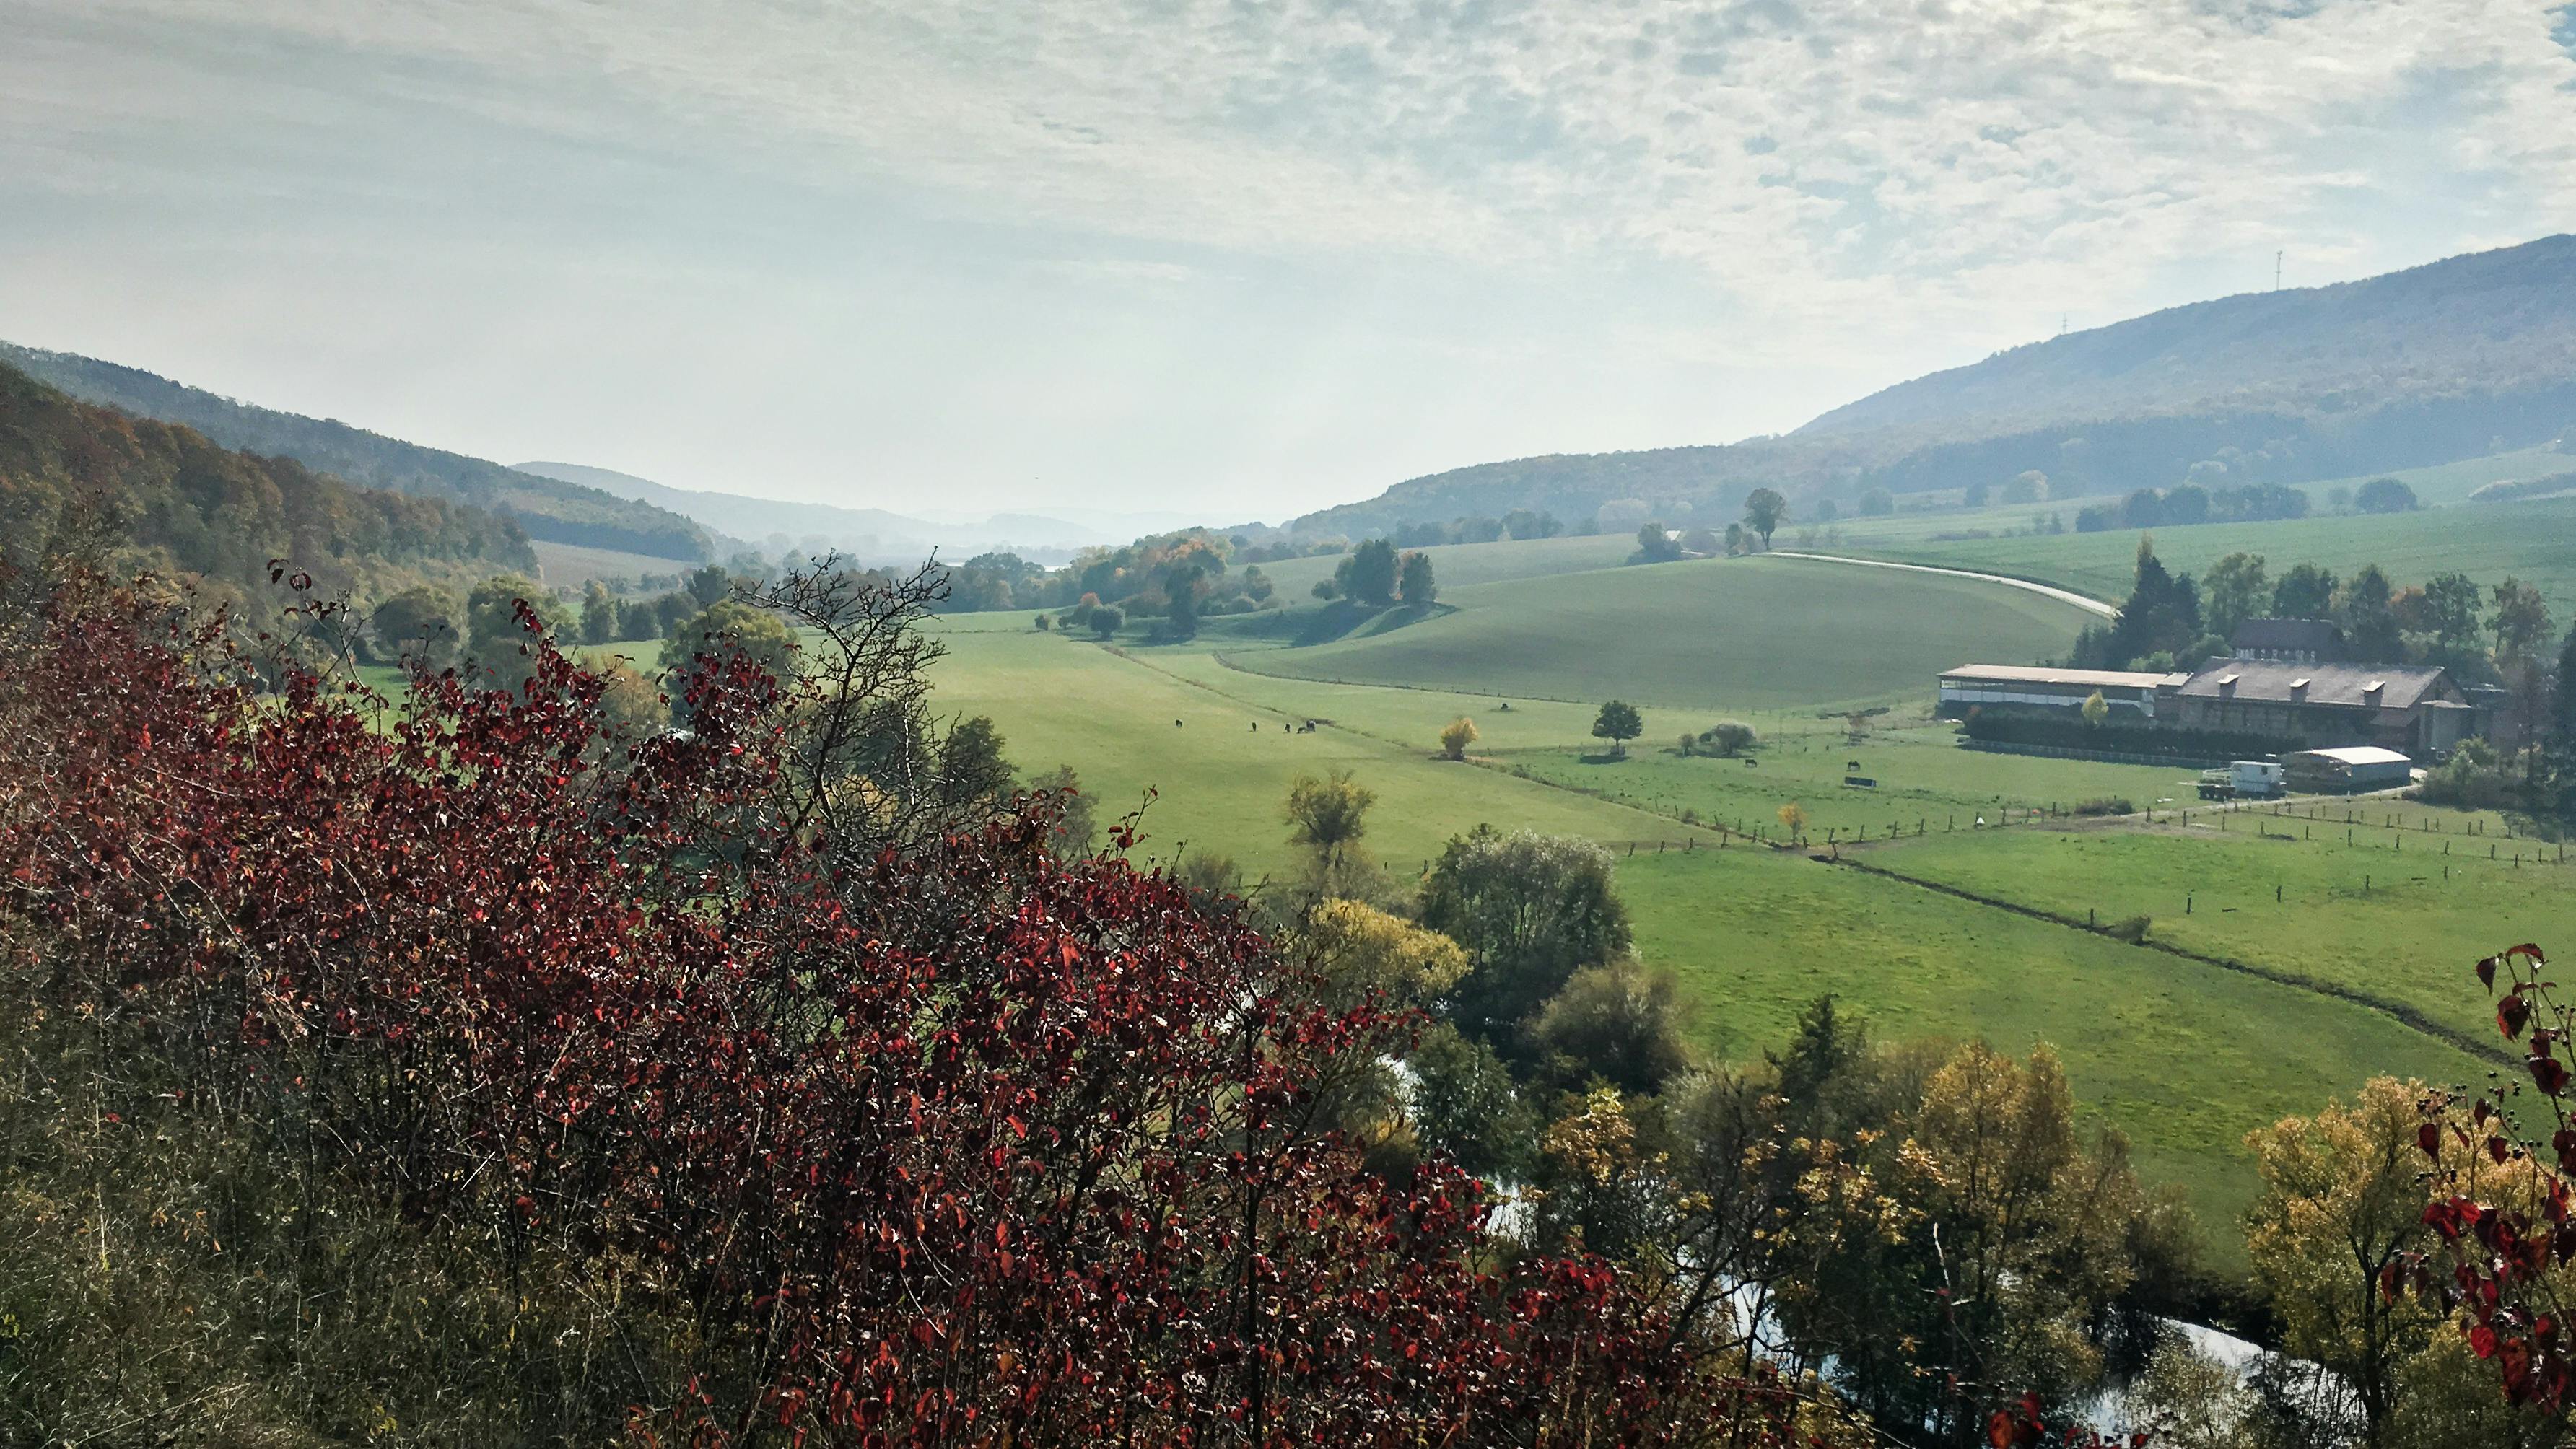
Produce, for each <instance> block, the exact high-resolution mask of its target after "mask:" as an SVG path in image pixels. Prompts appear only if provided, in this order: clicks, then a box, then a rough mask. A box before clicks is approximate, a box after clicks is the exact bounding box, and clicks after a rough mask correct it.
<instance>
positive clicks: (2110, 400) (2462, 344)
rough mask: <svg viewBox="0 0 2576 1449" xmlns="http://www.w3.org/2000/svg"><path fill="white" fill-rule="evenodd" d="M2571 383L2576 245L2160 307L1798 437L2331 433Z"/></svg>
mask: <svg viewBox="0 0 2576 1449" xmlns="http://www.w3.org/2000/svg"><path fill="white" fill-rule="evenodd" d="M2570 379H2576V236H2553V237H2546V238H2543V239H2541V240H2539V241H2535V242H2530V243H2527V244H2525V245H2522V246H2517V247H2506V248H2504V249H2502V250H2500V251H2491V252H2478V253H2474V254H2471V255H2468V256H2459V257H2452V258H2450V259H2449V260H2447V261H2439V262H2433V263H2431V264H2429V265H2426V266H2421V267H2410V268H2408V269H2407V270H2405V271H2402V272H2390V273H2388V274H2386V275H2385V276H2378V277H2371V278H2367V279H2365V280H2363V281H2358V282H2344V283H2339V284H2337V285H2335V286H2331V287H2307V288H2297V289H2292V290H2289V291H2279V292H2250V293H2246V294H2244V295H2241V296H2235V297H2222V298H2219V299H2218V300H2216V301H2212V302H2195V303H2193V304H2191V305H2189V306H2186V307H2169V308H2167V309H2165V310H2164V311H2162V312H2155V313H2151V314H2149V315H2147V316H2144V317H2137V318H2132V319H2131V320H2129V321H2126V322H2117V323H2113V324H2112V325H2110V326H2108V327H2097V328H2094V329H2092V330H2091V331H2087V332H2076V333H2070V334H2068V335H2066V336H2063V337H2052V338H2050V339H2049V340H2047V341H2045V342H2034V343H2031V344H2029V345H2027V346H2023V347H2016V348H2013V349H2011V350H2010V351H2007V352H1999V353H1996V354H1995V355H1994V356H1992V357H1989V358H1987V359H1986V360H1984V361H1983V362H1979V363H1974V364H1972V365H1970V366H1967V367H1954V368H1951V369H1949V370H1948V371H1945V372H1936V373H1932V374H1930V375H1928V376H1924V377H1918V378H1916V379H1914V380H1913V381H1911V382H1902V383H1898V384H1897V385H1896V386H1894V387H1891V388H1887V389H1885V390H1883V391H1880V392H1875V393H1872V394H1870V395H1869V396H1868V397H1865V398H1862V399H1861V400H1859V401H1858V402H1853V403H1846V404H1844V405H1843V406H1841V407H1838V408H1835V409H1834V410H1833V411H1831V412H1828V413H1826V414H1824V415H1823V416H1821V417H1819V418H1817V419H1816V420H1815V421H1813V422H1811V423H1809V424H1807V425H1806V426H1805V427H1803V428H1800V429H1799V430H1798V434H1797V435H1798V436H1801V437H1813V436H1819V435H1831V434H1849V433H1860V432H1868V431H1872V430H1877V429H1896V430H1904V431H1911V432H1915V433H1918V434H1920V435H1922V436H1924V438H1925V439H1926V440H1927V441H1930V440H1936V439H1937V440H1951V439H1960V438H1981V437H1992V436H1995V435H1997V434H2001V433H2012V432H2018V431H2022V430H2025V429H2029V428H2034V427H2039V426H2042V425H2045V424H2049V423H2064V422H2078V423H2081V422H2092V421H2096V420H2099V419H2105V418H2122V417H2139V416H2153V415H2163V416H2181V415H2190V414H2212V413H2246V412H2287V413H2297V414H2307V415H2313V416H2318V417H2335V416H2343V415H2350V414H2354V413H2362V412H2368V411H2370V410H2373V409H2378V408H2385V407H2389V406H2392V405H2400V404H2407V403H2421V402H2433V401H2459V400H2464V399H2467V398H2471V397H2509V396H2512V395H2515V394H2519V393H2529V392H2546V391H2550V390H2553V389H2560V388H2564V387H2565V386H2566V384H2567V383H2568V382H2569V380H2570Z"/></svg>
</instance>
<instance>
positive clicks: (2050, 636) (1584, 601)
mask: <svg viewBox="0 0 2576 1449" xmlns="http://www.w3.org/2000/svg"><path fill="white" fill-rule="evenodd" d="M1556 542H1558V540H1554V539H1550V540H1545V541H1540V542H1532V543H1528V544H1514V545H1503V546H1501V547H1510V548H1523V549H1530V550H1533V551H1536V550H1541V549H1545V548H1546V547H1548V546H1549V545H1551V544H1554V543H1556ZM1481 546H1482V547H1496V545H1481ZM1441 601H1442V602H1443V603H1446V604H1454V605H1455V606H1456V608H1457V612H1455V613H1450V614H1445V615H1442V616H1440V617H1437V618H1432V619H1426V620H1424V621H1422V622H1420V623H1417V624H1414V625H1412V626H1410V627H1408V628H1404V629H1398V630H1394V631H1392V632H1388V633H1384V634H1380V635H1376V636H1374V637H1370V638H1362V639H1344V640H1339V641H1336V642H1333V643H1330V644H1323V645H1317V646H1313V647H1309V648H1301V649H1293V650H1271V651H1264V652H1246V653H1243V654H1240V655H1236V656H1233V660H1234V662H1236V663H1238V664H1240V665H1241V666H1242V667H1243V668H1245V669H1249V670H1254V671H1258V672H1262V673H1269V674H1281V675H1289V676H1294V677H1297V678H1303V679H1316V680H1330V681H1338V682H1345V683H1355V684H1382V685H1383V684H1402V685H1420V686H1428V687H1432V688H1437V689H1446V690H1453V691H1460V692H1467V693H1483V694H1494V695H1512V696H1527V697H1537V698H1555V699H1570V700H1582V701H1599V700H1605V699H1610V698H1613V697H1617V698H1625V699H1630V700H1635V701H1640V702H1645V703H1652V704H1658V705H1670V706H1675V707H1680V708H1688V709H1698V710H1713V709H1720V708H1735V709H1790V708H1813V707H1817V706H1821V705H1824V704H1828V703H1834V702H1864V701H1870V702H1874V701H1881V700H1892V699H1898V698H1908V697H1920V696H1922V695H1924V694H1925V693H1927V692H1928V690H1929V688H1930V683H1929V681H1930V679H1931V677H1932V675H1933V674H1934V673H1936V672H1937V671H1939V670H1941V669H1943V668H1946V667H1948V666H1949V665H1951V664H1957V663H1963V662H1965V661H1967V660H1970V659H1987V660H2005V661H2022V660H2035V659H2039V658H2041V657H2043V656H2047V655H2051V654H2060V653H2063V652H2064V651H2065V650H2066V648H2067V647H2068V646H2069V645H2070V644H2072V643H2073V642H2074V638H2075V633H2076V631H2077V629H2078V628H2079V627H2081V626H2082V624H2083V623H2084V622H2085V620H2086V618H2087V617H2088V616H2087V615H2085V614H2083V613H2082V612H2081V611H2079V610H2077V609H2075V608H2073V607H2071V606H2069V605H2066V604H2062V603H2057V602H2055V601H2052V600H2049V599H2045V598H2042V597H2040V596H2038V595H2035V594H2032V593H2029V592H2027V591H2024V590H2019V589H2012V588H2006V587H2003V586H2000V585H1993V584H1981V583H1976V582H1972V581H1968V580H1958V579H1942V578H1934V577H1927V576H1924V575H1920V574H1904V573H1897V572H1892V571H1887V570H1876V569H1855V568H1852V567H1850V566H1848V565H1840V564H1830V563H1813V562H1807V561H1803V560H1797V559H1781V558H1755V559H1705V560H1696V561H1692V562H1685V563H1670V564H1654V565H1648V566H1640V567H1623V568H1610V569H1601V570H1595V571H1592V572H1588V573H1566V574H1549V575H1542V576H1536V577H1531V578H1525V579H1520V580H1516V581H1513V582H1508V583H1486V584H1471V585H1467V586H1465V587H1462V588H1448V587H1444V588H1443V591H1442V594H1441Z"/></svg>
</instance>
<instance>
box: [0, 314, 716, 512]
mask: <svg viewBox="0 0 2576 1449" xmlns="http://www.w3.org/2000/svg"><path fill="white" fill-rule="evenodd" d="M0 362H5V363H8V364H9V365H11V366H14V367H19V368H23V369H25V370H26V371H27V372H28V373H30V374H32V375H33V376H35V377H36V378H38V379H40V380H42V381H44V382H46V383H49V384H51V385H53V386H55V387H57V388H60V389H62V390H63V391H64V392H67V393H69V394H71V395H72V396H74V397H76V398H79V399H81V400H82V401H84V402H91V403H99V404H103V405H105V406H108V407H112V408H117V409H120V410H122V411H124V412H128V413H132V414H134V415H135V416H136V417H143V418H153V419H157V420H159V421H161V422H165V423H179V424H184V425H185V426H187V427H191V428H194V429H196V430H197V431H198V432H200V433H203V434H205V435H206V437H208V438H210V439H212V440H213V441H215V442H217V443H220V444H222V445H223V446H225V447H227V448H239V449H242V450H244V451H245V452H251V453H259V454H263V455H267V456H271V457H285V458H293V459H295V460H296V461H297V462H300V463H302V464H304V465H305V466H306V467H308V468H318V469H321V470H322V471H324V472H327V473H332V474H335V475H337V476H339V477H341V478H345V479H347V480H349V481H350V482H352V483H357V484H361V485H363V486H365V487H369V488H389V489H392V490H394V491H395V492H398V493H411V494H417V495H419V496H422V497H426V498H444V499H449V500H452V501H454V502H458V503H468V504H472V505H474V506H475V507H477V508H482V509H488V510H490V511H491V512H494V513H502V514H507V515H509V516H510V517H511V518H513V519H516V520H517V521H518V523H519V525H520V526H521V527H522V528H524V529H526V530H527V532H528V536H529V537H531V538H538V539H544V540H547V541H549V542H553V543H570V544H580V545H584V546H586V547H590V548H609V549H619V550H623V551H625V552H629V553H641V554H650V555H652V556H654V557H656V558H669V559H683V560H688V561H691V562H696V561H699V560H703V559H706V558H709V557H711V556H712V549H711V547H710V545H709V542H708V539H707V535H706V532H705V530H703V529H701V528H699V527H698V525H696V524H695V523H692V522H690V521H689V520H688V519H686V518H682V517H681V516H679V515H678V514H676V513H672V512H670V511H669V510H667V509H662V508H656V507H654V506H652V505H651V504H647V503H638V502H635V501H633V500H631V499H626V498H620V497H618V496H616V495H615V494H613V493H608V492H605V491H603V490H601V489H597V488H589V487H584V486H582V485H581V484H578V483H567V482H564V481H562V480H561V479H555V478H540V477H538V476H536V475H535V474H532V473H522V472H520V471H518V470H517V469H514V468H504V467H502V466H501V465H500V464H498V463H493V462H488V461H486V460H484V459H481V458H469V457H466V456H465V455H463V454H461V453H450V452H446V451H444V450H442V449H438V448H427V447H422V446H421V445H419V444H417V443H407V442H404V441H402V440H401V439H399V438H388V437H385V436H383V435H382V434H379V433H371V432H368V431H366V430H365V429H363V428H356V427H351V426H350V425H348V424H346V423H342V422H336V421H332V420H329V419H320V418H308V417H301V416H298V415H296V414H294V413H282V412H276V411H274V410H271V409H269V408H263V407H255V406H252V405H251V404H248V403H239V402H234V401H233V400H231V399H229V398H223V397H218V396H216V395H215V394H213V393H210V392H206V391H204V390H203V389H200V388H193V387H189V386H187V385H185V384H183V383H177V382H173V381H171V380H170V379H168V378H165V377H158V376H155V375H154V374H152V373H148V372H143V371H140V370H138V369H135V368H131V367H120V366H118V365H116V364H115V363H111V362H101V361H99V360H97V359H96V358H90V357H81V356H77V355H74V354H72V353H66V352H45V351H41V350H38V349H35V348H28V347H18V346H15V345H12V344H9V343H0Z"/></svg>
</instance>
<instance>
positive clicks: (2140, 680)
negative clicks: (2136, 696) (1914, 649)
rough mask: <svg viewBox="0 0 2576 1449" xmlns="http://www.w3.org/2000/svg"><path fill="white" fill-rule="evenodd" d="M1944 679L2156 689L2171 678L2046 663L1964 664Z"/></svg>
mask: <svg viewBox="0 0 2576 1449" xmlns="http://www.w3.org/2000/svg"><path fill="white" fill-rule="evenodd" d="M1941 677H1942V678H1943V679H1976V680H1983V681H1986V682H1988V683H1991V684H2084V685H2091V686H2092V687H2094V688H2096V689H2099V688H2101V687H2102V686H2104V685H2122V686H2126V687H2128V688H2130V689H2153V688H2155V687H2156V686H2157V685H2159V684H2161V683H2163V682H2164V681H2165V680H2166V679H2167V678H2168V677H2169V676H2166V675H2162V674H2141V673H2138V672H2136V671H2134V670H2128V669H2056V668H2051V667H2050V666H2047V665H2044V664H1962V665H1960V666H1959V667H1958V668H1956V669H1945V670H1943V671H1942V672H1941Z"/></svg>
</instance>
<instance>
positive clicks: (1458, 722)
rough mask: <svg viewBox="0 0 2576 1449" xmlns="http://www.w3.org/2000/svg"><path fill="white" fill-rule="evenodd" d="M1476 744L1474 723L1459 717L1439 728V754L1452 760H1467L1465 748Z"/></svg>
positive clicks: (1464, 717) (1463, 716) (1462, 716)
mask: <svg viewBox="0 0 2576 1449" xmlns="http://www.w3.org/2000/svg"><path fill="white" fill-rule="evenodd" d="M1475 742H1476V722H1475V721H1474V720H1471V719H1469V718H1467V717H1466V716H1465V715H1463V714H1462V715H1460V716H1458V717H1457V718H1456V719H1453V720H1451V721H1449V723H1447V724H1445V725H1442V726H1441V727H1440V753H1442V754H1444V755H1446V756H1448V757H1449V758H1450V759H1453V760H1463V759H1465V758H1467V747H1468V746H1469V745H1472V744H1474V743H1475Z"/></svg>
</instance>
